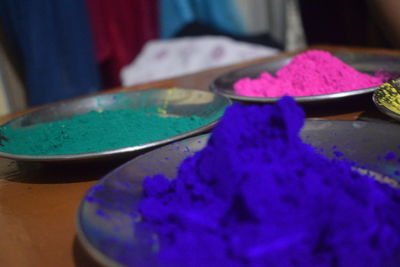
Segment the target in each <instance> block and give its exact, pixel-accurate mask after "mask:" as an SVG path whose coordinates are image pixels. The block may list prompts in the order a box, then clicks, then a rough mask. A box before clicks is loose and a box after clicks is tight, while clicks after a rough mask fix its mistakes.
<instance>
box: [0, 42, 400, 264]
mask: <svg viewBox="0 0 400 267" xmlns="http://www.w3.org/2000/svg"><path fill="white" fill-rule="evenodd" d="M313 48H321V49H327V50H330V51H333V52H335V51H351V52H362V53H383V54H390V55H400V51H393V50H384V49H365V48H349V47H331V46H318V47H313ZM292 54H293V53H292ZM287 55H288V54H282V55H280V56H287ZM278 57H279V56H278ZM273 59H276V57H271V58H263V59H258V60H253V61H250V62H246V63H241V64H236V65H233V66H229V67H223V68H218V69H213V70H209V71H205V72H200V73H195V74H191V75H185V76H182V77H177V78H174V79H169V80H164V81H158V82H151V83H146V84H141V85H137V86H132V87H130V88H117V89H114V90H113V91H120V90H136V89H146V88H168V87H174V86H178V87H186V88H199V89H207V88H208V83H209V82H210V81H211V79H212V78H214V77H215V76H216V75H218V74H219V73H221V72H224V71H227V70H231V69H235V68H238V67H242V66H245V65H249V64H254V63H260V62H263V61H266V60H273ZM28 111H29V110H28ZM25 112H27V111H25ZM22 113H24V112H19V113H14V114H10V115H7V116H3V117H0V123H3V122H4V121H7V120H9V119H11V118H14V117H16V116H18V115H21V114H22ZM311 117H313V118H320V119H347V120H390V119H389V118H387V117H386V116H384V115H382V114H381V113H379V112H378V111H377V110H376V108H375V107H374V106H373V104H372V102H371V101H366V102H365V103H358V105H357V106H355V107H354V108H353V109H340V110H333V112H331V114H323V113H322V112H321V114H319V115H318V113H317V114H313V115H312V116H311ZM115 167H116V164H115V163H109V164H108V163H107V164H104V163H102V164H90V165H77V166H71V165H67V164H57V165H55V164H51V165H48V164H26V163H17V162H15V161H12V160H8V159H0V229H1V230H0V266H41V267H42V266H59V267H60V266H74V265H77V266H93V265H94V263H93V261H92V260H91V259H90V258H89V256H88V255H87V254H86V252H85V251H84V250H83V249H82V247H81V246H80V244H79V242H78V241H77V238H76V234H75V216H76V212H77V208H78V205H79V203H80V201H81V199H82V198H83V196H84V194H85V192H86V191H87V190H88V189H89V188H90V187H91V186H92V185H93V184H94V183H95V182H96V181H97V179H99V178H100V177H102V176H103V175H104V174H106V173H107V172H109V171H110V170H112V169H113V168H115Z"/></svg>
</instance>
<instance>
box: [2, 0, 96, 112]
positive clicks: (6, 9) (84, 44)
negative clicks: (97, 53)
mask: <svg viewBox="0 0 400 267" xmlns="http://www.w3.org/2000/svg"><path fill="white" fill-rule="evenodd" d="M0 23H1V24H2V26H3V28H4V31H5V36H6V37H7V39H8V41H9V43H10V44H11V45H12V47H13V48H14V50H15V52H16V54H17V55H16V56H17V57H18V59H19V61H20V62H21V65H22V68H23V73H24V74H23V78H24V82H25V85H26V89H27V96H28V103H29V104H30V105H39V104H44V103H49V102H53V101H58V100H62V99H65V98H71V97H76V96H80V95H83V94H87V93H91V92H95V91H97V90H98V89H99V88H100V84H99V76H98V72H97V67H96V64H95V59H94V53H93V46H92V40H91V34H90V31H89V24H88V20H87V12H86V8H85V4H84V2H83V0H57V1H52V0H2V1H0Z"/></svg>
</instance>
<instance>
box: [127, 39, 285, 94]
mask: <svg viewBox="0 0 400 267" xmlns="http://www.w3.org/2000/svg"><path fill="white" fill-rule="evenodd" d="M277 53H279V50H278V49H275V48H270V47H265V46H262V45H257V44H250V43H245V42H239V41H235V40H232V39H230V38H228V37H224V36H202V37H183V38H176V39H169V40H154V41H150V42H148V43H147V44H146V45H145V46H144V48H143V49H142V51H141V53H140V54H139V55H138V56H137V57H136V59H135V60H134V61H133V62H132V63H130V64H129V65H127V66H125V67H124V68H123V69H122V70H121V81H122V85H123V86H131V85H134V84H139V83H145V82H150V81H155V80H162V79H167V78H172V77H176V76H180V75H185V74H190V73H193V72H198V71H202V70H207V69H212V68H216V67H221V66H225V65H230V64H234V63H239V62H243V61H246V60H251V59H255V58H260V57H267V56H272V55H275V54H277Z"/></svg>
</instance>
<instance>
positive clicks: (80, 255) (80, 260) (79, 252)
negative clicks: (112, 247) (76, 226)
mask: <svg viewBox="0 0 400 267" xmlns="http://www.w3.org/2000/svg"><path fill="white" fill-rule="evenodd" d="M73 257H74V262H75V265H76V266H77V267H87V266H90V267H101V266H102V265H100V264H99V263H97V262H96V261H95V260H94V259H93V258H92V257H91V256H90V255H89V254H88V253H87V252H86V250H85V249H84V247H83V246H82V244H81V243H80V242H79V240H78V237H77V236H75V238H74V243H73Z"/></svg>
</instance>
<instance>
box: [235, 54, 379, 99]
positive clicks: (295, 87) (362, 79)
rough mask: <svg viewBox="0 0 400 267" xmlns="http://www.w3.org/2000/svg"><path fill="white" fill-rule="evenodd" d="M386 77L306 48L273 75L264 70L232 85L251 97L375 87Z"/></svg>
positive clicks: (238, 91) (318, 93)
mask: <svg viewBox="0 0 400 267" xmlns="http://www.w3.org/2000/svg"><path fill="white" fill-rule="evenodd" d="M380 76H382V77H380ZM385 78H386V77H384V75H378V76H370V75H368V74H364V73H361V72H359V71H357V70H356V69H354V68H352V67H350V66H348V65H347V64H345V63H344V62H343V61H341V60H340V59H338V58H336V57H334V56H332V55H331V54H330V53H329V52H326V51H320V50H309V51H307V52H305V53H302V54H299V55H297V56H296V57H294V58H293V60H292V61H291V62H290V63H289V64H288V65H286V66H284V67H283V68H282V69H280V70H279V71H278V72H277V73H276V76H272V75H271V74H269V73H267V72H264V73H262V74H261V75H260V77H259V78H256V79H250V78H243V79H241V80H239V81H237V82H236V83H235V84H234V89H235V92H236V94H238V95H243V96H252V97H281V96H284V95H289V96H310V95H323V94H331V93H338V92H345V91H351V90H356V89H364V88H369V87H374V86H377V85H380V84H381V83H382V82H383V80H385Z"/></svg>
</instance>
